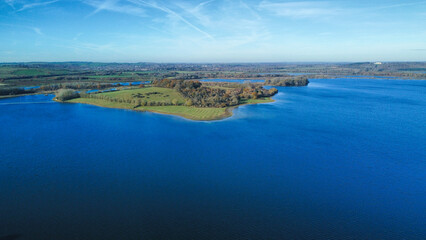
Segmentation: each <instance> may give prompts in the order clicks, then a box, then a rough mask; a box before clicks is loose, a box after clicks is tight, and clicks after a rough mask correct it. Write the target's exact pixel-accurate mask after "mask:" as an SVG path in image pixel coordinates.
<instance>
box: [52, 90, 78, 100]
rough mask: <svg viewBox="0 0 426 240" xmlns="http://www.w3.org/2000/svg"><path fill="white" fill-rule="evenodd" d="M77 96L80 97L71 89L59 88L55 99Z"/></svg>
mask: <svg viewBox="0 0 426 240" xmlns="http://www.w3.org/2000/svg"><path fill="white" fill-rule="evenodd" d="M78 97H80V94H79V93H78V92H76V91H74V90H72V89H59V91H58V93H57V94H56V99H58V100H59V101H66V100H70V99H73V98H78Z"/></svg>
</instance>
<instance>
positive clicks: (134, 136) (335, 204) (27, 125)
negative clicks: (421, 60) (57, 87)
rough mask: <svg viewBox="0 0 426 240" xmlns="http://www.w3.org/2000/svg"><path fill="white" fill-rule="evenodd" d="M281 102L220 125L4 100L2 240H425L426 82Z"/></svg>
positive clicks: (287, 97) (374, 83) (323, 83)
mask: <svg viewBox="0 0 426 240" xmlns="http://www.w3.org/2000/svg"><path fill="white" fill-rule="evenodd" d="M279 91H280V93H279V94H278V95H277V96H276V97H275V99H276V100H277V101H276V102H275V103H272V104H263V105H250V106H243V107H240V108H238V109H236V110H235V115H234V116H233V117H232V118H230V119H227V120H223V121H216V122H194V121H188V120H184V119H181V118H178V117H173V116H165V115H158V114H152V113H138V112H131V111H125V110H117V109H105V108H99V107H95V106H88V105H80V104H59V103H52V102H50V100H49V99H50V98H51V96H42V95H41V96H28V97H21V98H13V99H5V100H0V123H1V128H0V129H1V131H0V143H1V145H0V159H1V160H0V239H36V240H39V239H40V240H50V239H51V240H59V239H64V240H68V239H70V240H71V239H72V240H75V239H87V240H89V239H90V240H93V239H172V240H173V239H185V240H188V239H217V240H227V239H244V240H246V239H255V240H257V239H265V240H269V239H338V240H341V239H410V240H413V239H426V149H425V143H426V125H425V121H426V81H398V80H393V81H387V80H312V81H311V84H310V85H309V86H308V87H299V88H279ZM9 103H21V104H9ZM2 237H7V238H2Z"/></svg>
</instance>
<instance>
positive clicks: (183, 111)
mask: <svg viewBox="0 0 426 240" xmlns="http://www.w3.org/2000/svg"><path fill="white" fill-rule="evenodd" d="M99 95H104V96H108V97H110V98H117V99H134V98H141V99H144V100H147V101H156V102H166V101H169V102H170V101H171V100H172V99H176V100H178V102H179V103H181V104H183V103H184V102H185V98H184V97H182V96H181V95H180V93H178V92H177V91H176V90H174V89H170V88H159V87H147V88H138V89H128V90H121V91H116V92H108V93H99ZM143 96H144V97H143ZM142 97H143V98H142ZM148 97H149V98H148ZM272 101H273V100H272V99H270V98H268V99H256V100H253V99H250V100H246V101H244V102H243V104H256V103H266V102H272ZM67 102H70V103H85V104H91V105H96V106H100V107H108V108H120V109H130V110H136V111H149V112H156V113H162V114H171V115H177V116H181V117H184V118H187V119H192V120H200V121H207V120H217V119H222V118H226V117H229V116H231V115H232V113H231V111H230V109H228V108H199V107H192V106H191V107H189V106H136V105H135V104H133V103H126V102H121V103H120V102H111V101H107V100H103V99H95V98H76V99H72V100H69V101H67Z"/></svg>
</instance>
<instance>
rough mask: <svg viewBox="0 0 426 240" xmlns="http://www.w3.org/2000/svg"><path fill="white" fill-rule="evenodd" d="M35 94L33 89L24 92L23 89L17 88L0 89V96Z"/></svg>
mask: <svg viewBox="0 0 426 240" xmlns="http://www.w3.org/2000/svg"><path fill="white" fill-rule="evenodd" d="M35 92H36V90H35V89H27V90H25V89H24V88H18V87H6V88H0V96H7V95H21V94H31V93H35Z"/></svg>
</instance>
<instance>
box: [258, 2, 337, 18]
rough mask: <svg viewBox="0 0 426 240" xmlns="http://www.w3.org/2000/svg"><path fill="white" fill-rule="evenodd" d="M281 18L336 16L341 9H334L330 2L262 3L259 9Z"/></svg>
mask: <svg viewBox="0 0 426 240" xmlns="http://www.w3.org/2000/svg"><path fill="white" fill-rule="evenodd" d="M258 8H259V9H260V10H266V11H268V12H271V13H273V14H275V15H278V16H281V17H290V18H315V17H327V16H332V15H336V13H338V12H340V9H337V8H333V7H331V6H330V4H329V3H328V2H308V1H304V2H279V3H276V2H269V1H262V2H260V4H259V7H258Z"/></svg>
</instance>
